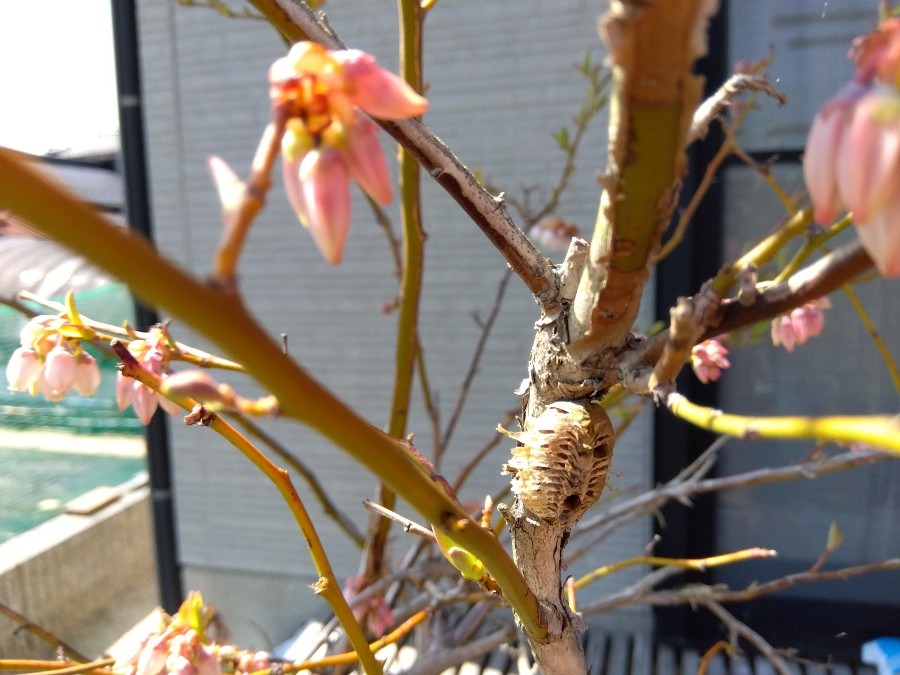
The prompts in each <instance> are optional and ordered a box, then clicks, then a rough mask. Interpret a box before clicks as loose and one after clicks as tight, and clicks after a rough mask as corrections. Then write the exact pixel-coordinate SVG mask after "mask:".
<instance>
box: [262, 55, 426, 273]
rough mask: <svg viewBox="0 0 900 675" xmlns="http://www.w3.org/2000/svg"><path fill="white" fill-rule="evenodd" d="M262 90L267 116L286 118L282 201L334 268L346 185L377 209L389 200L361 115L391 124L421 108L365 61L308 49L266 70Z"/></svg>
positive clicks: (382, 166)
mask: <svg viewBox="0 0 900 675" xmlns="http://www.w3.org/2000/svg"><path fill="white" fill-rule="evenodd" d="M269 83H270V89H269V92H270V94H269V95H270V99H271V102H272V108H273V112H274V113H275V114H276V115H279V116H284V117H286V118H287V119H286V121H285V132H284V136H283V137H282V144H281V149H282V156H283V166H284V184H285V191H286V192H287V195H288V200H289V201H290V203H291V206H292V207H293V209H294V211H295V212H296V213H297V216H298V217H299V218H300V221H301V222H302V223H303V225H304V226H305V227H308V228H309V230H310V232H311V233H312V235H313V239H314V240H315V242H316V245H317V246H318V247H319V250H320V251H321V252H322V255H323V257H324V258H325V260H327V261H328V262H329V263H331V264H333V265H336V264H338V263H339V262H340V261H341V258H342V257H343V250H344V242H345V241H346V238H347V232H348V229H349V226H350V191H349V186H348V183H349V180H350V178H353V179H354V180H355V181H356V182H357V183H358V184H359V186H360V187H361V188H362V189H363V190H364V191H365V192H366V194H368V195H369V196H370V197H371V198H372V199H374V200H375V201H377V202H378V203H381V204H387V203H388V202H389V201H390V200H391V182H390V172H389V171H388V168H387V163H386V161H385V159H384V155H383V153H382V151H381V147H380V145H379V142H378V134H377V127H376V126H375V125H374V124H373V123H372V121H371V120H369V119H367V118H366V117H364V116H363V115H362V113H363V112H366V113H368V114H370V115H372V116H374V117H378V118H382V119H391V120H395V119H401V118H403V117H410V116H414V115H421V114H422V113H423V112H425V110H426V109H427V107H428V102H427V101H426V100H425V99H424V98H422V97H421V96H420V95H419V94H417V93H416V92H415V91H414V90H413V89H412V88H411V87H410V86H409V85H407V84H406V83H405V82H404V81H403V80H402V79H401V78H399V77H397V76H396V75H394V74H392V73H390V72H388V71H386V70H384V69H382V68H381V67H380V66H378V65H377V64H376V63H375V59H374V58H373V57H372V56H370V55H369V54H366V53H365V52H361V51H358V50H339V51H329V50H327V49H325V48H324V47H322V46H320V45H317V44H314V43H311V42H300V43H297V44H296V45H294V46H293V47H292V48H291V50H290V52H289V53H288V55H287V56H286V57H284V58H281V59H278V60H277V61H276V62H275V63H273V64H272V67H271V68H270V69H269Z"/></svg>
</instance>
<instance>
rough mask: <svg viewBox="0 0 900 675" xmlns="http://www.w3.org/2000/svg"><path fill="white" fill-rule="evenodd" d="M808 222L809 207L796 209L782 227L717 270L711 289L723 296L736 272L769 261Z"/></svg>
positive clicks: (810, 217)
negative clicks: (731, 262)
mask: <svg viewBox="0 0 900 675" xmlns="http://www.w3.org/2000/svg"><path fill="white" fill-rule="evenodd" d="M810 223H812V209H811V208H806V209H803V210H801V211H797V213H795V214H794V215H793V216H791V218H790V219H789V220H788V221H787V222H786V223H785V224H784V226H783V227H779V228H778V229H777V230H776V231H775V232H773V233H772V234H770V235H769V236H768V237H766V238H765V239H763V240H762V241H761V242H759V243H758V244H757V245H756V246H754V247H753V248H752V249H750V250H749V251H748V252H747V253H745V254H744V255H742V256H741V257H740V258H739V259H738V261H737V262H735V263H734V264H733V265H729V266H728V267H727V268H725V269H724V270H722V271H721V272H719V274H717V275H716V278H715V279H713V283H712V290H713V291H714V292H715V293H716V295H718V296H719V297H720V298H724V297H725V296H726V295H727V294H728V291H729V289H731V286H732V285H733V284H734V282H735V279H736V277H737V274H738V272H740V271H741V270H743V269H745V268H747V267H751V266H753V267H759V266H760V265H763V264H764V263H767V262H769V261H770V260H771V259H772V258H774V257H775V255H776V254H777V253H778V251H780V250H781V249H782V248H783V247H784V246H785V245H786V244H787V243H788V242H789V241H790V240H791V239H793V238H794V237H796V236H797V235H799V234H802V233H803V232H804V231H805V230H806V228H807V227H809V224H810Z"/></svg>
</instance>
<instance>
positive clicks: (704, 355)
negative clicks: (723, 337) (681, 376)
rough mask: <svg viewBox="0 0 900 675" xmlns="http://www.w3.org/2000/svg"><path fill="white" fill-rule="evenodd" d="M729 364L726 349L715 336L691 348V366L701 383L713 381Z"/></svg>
mask: <svg viewBox="0 0 900 675" xmlns="http://www.w3.org/2000/svg"><path fill="white" fill-rule="evenodd" d="M730 366H731V362H730V361H729V360H728V349H727V348H726V347H725V345H723V344H722V343H721V342H719V341H718V340H717V339H715V338H713V339H711V340H705V341H704V342H701V343H700V344H699V345H694V348H693V349H692V350H691V368H693V369H694V374H695V375H696V376H697V379H698V380H700V381H701V382H702V383H703V384H706V383H707V382H715V381H716V380H718V379H719V377H720V376H721V375H722V370H724V369H725V368H729V367H730Z"/></svg>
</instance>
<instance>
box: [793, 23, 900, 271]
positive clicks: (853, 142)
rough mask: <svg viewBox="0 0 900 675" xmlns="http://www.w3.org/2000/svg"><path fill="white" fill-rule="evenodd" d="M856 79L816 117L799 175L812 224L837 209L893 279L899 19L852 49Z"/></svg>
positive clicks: (898, 236) (898, 210) (899, 246)
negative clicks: (850, 217)
mask: <svg viewBox="0 0 900 675" xmlns="http://www.w3.org/2000/svg"><path fill="white" fill-rule="evenodd" d="M851 55H852V56H853V57H854V58H855V60H856V75H855V77H854V78H853V80H852V81H851V82H849V83H848V84H847V85H845V86H844V87H843V88H842V89H841V90H840V91H839V92H838V93H837V94H836V95H835V96H834V97H833V98H832V99H831V100H829V101H828V102H827V103H825V105H824V106H822V108H821V110H819V112H818V114H817V115H816V118H815V120H814V121H813V124H812V127H811V128H810V131H809V138H808V139H807V143H806V152H805V155H804V158H803V174H804V178H805V179H806V186H807V189H808V190H809V194H810V197H811V199H812V202H813V210H814V214H815V218H816V220H817V221H818V222H819V223H821V224H828V223H830V222H832V221H833V220H834V219H835V218H836V217H837V216H838V214H840V213H841V211H843V210H844V209H849V210H850V211H851V212H852V213H853V220H854V223H855V225H856V231H857V234H858V236H859V238H860V241H861V242H862V244H863V246H865V248H866V250H867V251H868V252H869V255H870V256H871V257H872V259H873V260H874V261H875V264H876V265H877V267H878V270H879V271H880V272H881V273H882V274H883V275H884V276H900V18H896V17H891V18H888V19H886V20H884V21H883V22H882V23H881V25H880V26H879V27H878V29H877V30H876V31H875V32H873V33H871V34H869V35H866V36H863V37H862V38H859V39H858V40H857V41H856V43H855V44H854V48H853V50H852V51H851Z"/></svg>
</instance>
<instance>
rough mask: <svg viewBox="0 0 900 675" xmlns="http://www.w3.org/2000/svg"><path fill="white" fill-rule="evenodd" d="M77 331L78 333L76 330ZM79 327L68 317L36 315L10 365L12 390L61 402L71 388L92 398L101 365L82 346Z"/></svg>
mask: <svg viewBox="0 0 900 675" xmlns="http://www.w3.org/2000/svg"><path fill="white" fill-rule="evenodd" d="M74 328H77V329H78V330H77V331H76V330H73V329H74ZM82 330H85V327H84V326H83V325H82V324H77V326H76V325H75V324H73V323H71V322H70V321H69V319H68V318H67V317H66V316H49V315H45V316H36V317H34V318H32V319H31V320H30V321H29V322H28V323H27V324H25V327H24V328H22V330H21V331H20V332H19V342H20V344H21V346H20V347H19V348H18V349H16V350H15V351H14V352H13V354H12V356H11V357H10V360H9V363H8V364H7V365H6V379H7V381H8V382H9V388H10V389H11V390H12V391H27V392H28V393H30V394H31V395H32V396H34V395H36V394H38V393H40V394H41V395H43V396H44V398H46V399H47V400H48V401H52V402H56V401H61V400H62V399H63V398H64V397H65V396H66V394H68V393H69V391H70V390H71V389H74V390H75V391H76V392H78V393H79V394H81V395H82V396H92V395H93V394H94V392H95V391H96V390H97V386H98V385H99V384H100V369H99V368H98V367H97V362H96V361H95V360H94V357H92V356H91V355H90V354H88V353H87V352H85V351H84V350H83V349H82V347H81V339H80V337H73V335H79V332H78V331H82Z"/></svg>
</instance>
